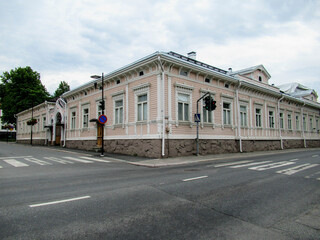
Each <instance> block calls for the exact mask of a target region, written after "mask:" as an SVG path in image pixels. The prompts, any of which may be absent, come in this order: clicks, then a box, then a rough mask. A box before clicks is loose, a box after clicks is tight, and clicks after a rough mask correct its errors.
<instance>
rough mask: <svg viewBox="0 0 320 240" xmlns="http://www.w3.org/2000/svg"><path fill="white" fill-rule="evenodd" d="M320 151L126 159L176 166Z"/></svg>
mask: <svg viewBox="0 0 320 240" xmlns="http://www.w3.org/2000/svg"><path fill="white" fill-rule="evenodd" d="M317 150H318V151H319V150H320V148H299V149H286V150H274V151H259V152H248V153H225V154H215V155H205V156H185V157H176V158H160V159H149V160H142V161H134V162H132V161H126V162H127V163H130V164H133V165H137V166H144V167H164V166H176V165H183V164H193V163H199V162H210V161H217V160H238V159H243V158H250V157H257V156H268V155H275V154H286V153H292V152H300V151H317Z"/></svg>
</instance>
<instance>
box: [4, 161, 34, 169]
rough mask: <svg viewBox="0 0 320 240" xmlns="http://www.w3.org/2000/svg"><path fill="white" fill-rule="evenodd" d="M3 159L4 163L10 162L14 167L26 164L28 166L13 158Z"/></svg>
mask: <svg viewBox="0 0 320 240" xmlns="http://www.w3.org/2000/svg"><path fill="white" fill-rule="evenodd" d="M3 161H5V162H6V163H8V164H10V165H12V166H14V167H27V166H29V165H28V164H25V163H23V162H19V161H17V160H15V159H6V160H3Z"/></svg>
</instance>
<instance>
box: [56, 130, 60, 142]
mask: <svg viewBox="0 0 320 240" xmlns="http://www.w3.org/2000/svg"><path fill="white" fill-rule="evenodd" d="M60 144H61V126H56V145H60Z"/></svg>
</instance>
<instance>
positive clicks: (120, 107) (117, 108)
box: [113, 94, 139, 125]
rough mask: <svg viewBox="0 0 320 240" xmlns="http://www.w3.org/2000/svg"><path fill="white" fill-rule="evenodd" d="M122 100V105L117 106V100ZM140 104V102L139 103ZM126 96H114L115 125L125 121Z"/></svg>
mask: <svg viewBox="0 0 320 240" xmlns="http://www.w3.org/2000/svg"><path fill="white" fill-rule="evenodd" d="M119 101H122V106H118V107H117V102H119ZM138 104H139V103H138ZM124 106H125V105H124V96H123V94H122V95H118V96H116V97H113V116H114V117H113V123H114V124H115V125H119V124H123V123H124V113H125V112H124ZM121 111H122V118H121V119H120V116H121V115H120V112H121Z"/></svg>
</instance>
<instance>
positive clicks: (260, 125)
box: [256, 108, 262, 127]
mask: <svg viewBox="0 0 320 240" xmlns="http://www.w3.org/2000/svg"><path fill="white" fill-rule="evenodd" d="M261 119H262V116H261V109H260V108H256V127H262V122H261Z"/></svg>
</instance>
